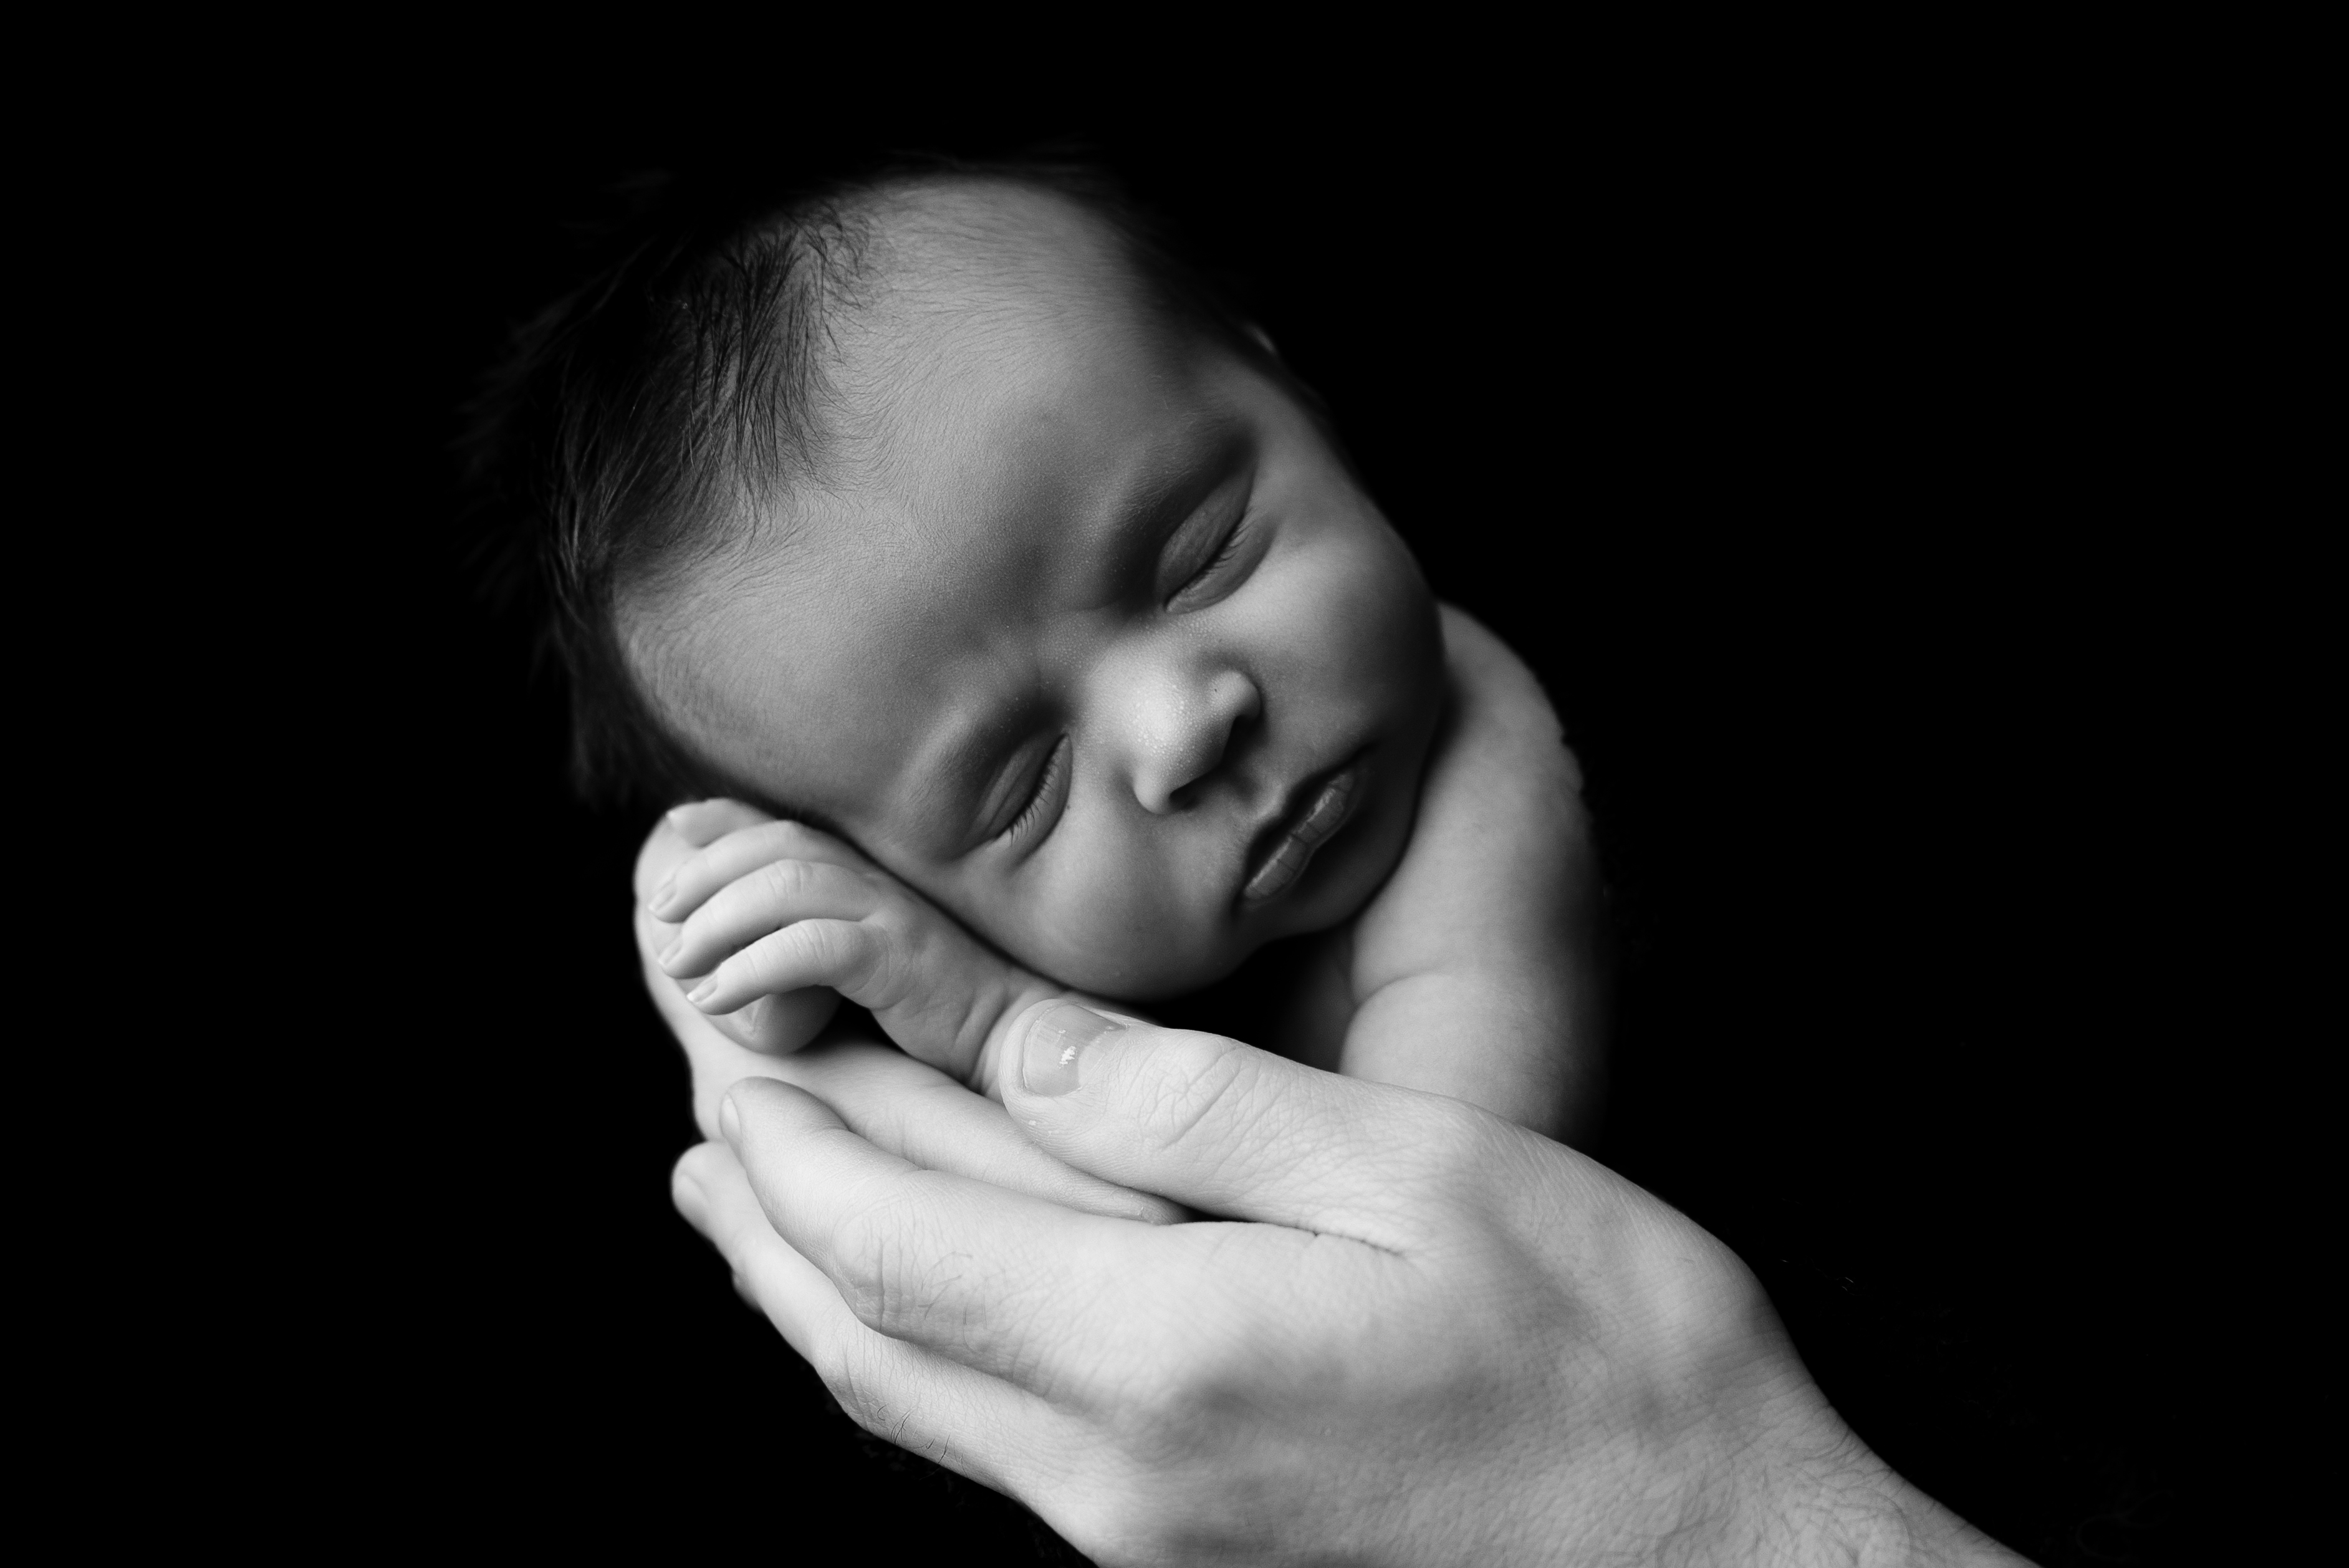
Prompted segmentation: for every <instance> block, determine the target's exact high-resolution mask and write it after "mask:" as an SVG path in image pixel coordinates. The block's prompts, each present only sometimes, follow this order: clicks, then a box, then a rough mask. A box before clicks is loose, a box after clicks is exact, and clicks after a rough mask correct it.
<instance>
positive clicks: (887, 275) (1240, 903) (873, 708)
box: [630, 188, 1596, 1134]
mask: <svg viewBox="0 0 2349 1568" xmlns="http://www.w3.org/2000/svg"><path fill="white" fill-rule="evenodd" d="M891 222H892V223H893V224H894V225H895V226H885V237H884V239H883V240H882V241H881V242H878V244H879V248H880V249H881V250H882V251H883V252H884V253H885V255H886V256H887V257H888V260H887V262H886V265H884V266H883V267H882V268H881V277H882V281H881V282H880V283H878V284H876V285H875V286H874V290H873V292H872V295H871V296H870V297H868V298H867V299H865V300H864V302H863V304H862V305H861V306H860V307H859V308H858V309H857V310H856V311H855V312H854V313H852V314H851V315H850V317H848V318H847V319H846V321H845V322H844V324H843V327H842V331H841V341H842V343H843V348H842V356H843V358H842V363H841V365H840V366H839V367H838V368H837V376H836V379H837V380H838V382H839V384H840V389H841V392H840V395H841V397H842V398H843V400H844V404H845V406H846V408H847V410H849V411H848V412H847V413H845V414H844V415H843V416H842V424H843V430H845V431H848V432H850V434H845V435H843V436H842V437H841V438H840V440H839V441H836V442H835V443H834V444H835V448H836V450H837V451H838V452H842V453H845V454H846V455H844V456H839V457H838V458H837V461H836V462H835V465H834V469H833V472H830V473H829V474H828V475H827V477H826V479H825V482H824V483H822V484H820V485H808V486H802V487H798V488H797V489H794V490H793V491H792V493H790V494H789V495H787V496H783V497H779V498H776V499H775V500H774V501H773V502H772V503H771V507H772V508H773V509H774V511H775V514H774V515H772V516H770V517H765V518H762V519H761V520H760V521H759V523H758V524H757V525H756V526H755V527H752V528H750V530H749V531H748V532H747V533H746V535H744V538H743V541H742V542H740V544H739V545H737V546H735V547H733V548H730V549H729V550H726V551H721V552H719V553H718V554H717V555H714V556H711V557H709V559H707V560H704V561H703V562H701V563H700V564H699V565H698V566H696V567H695V568H694V569H693V570H690V571H688V572H684V573H682V574H679V575H677V576H673V577H672V578H670V579H668V580H667V581H666V582H665V583H664V584H663V585H662V587H660V589H659V591H658V592H657V593H651V592H648V593H647V595H645V596H643V597H642V598H641V600H640V602H638V603H637V604H636V606H635V607H634V609H633V612H632V614H633V618H632V620H631V623H630V624H631V627H632V631H631V640H632V646H634V647H635V648H636V649H637V657H638V658H639V659H640V661H641V669H642V672H643V674H644V677H645V680H646V683H647V688H648V689H649V690H650V691H652V692H654V693H655V695H656V697H657V700H659V701H661V702H662V703H663V705H664V707H665V710H666V711H667V713H668V714H669V716H670V718H671V720H672V722H675V723H677V724H678V727H679V728H680V729H681V730H683V731H684V732H686V733H687V734H688V736H689V738H690V739H691V740H692V741H693V742H694V743H695V744H696V745H697V746H698V748H699V749H701V750H702V751H703V752H704V753H705V754H706V755H708V756H709V757H710V758H711V759H712V760H713V761H714V762H715V763H717V764H718V765H719V767H720V769H721V770H722V771H724V772H727V773H729V774H732V775H733V776H735V777H737V778H740V779H741V780H743V781H744V783H745V786H746V790H745V793H746V794H755V795H758V796H761V797H764V798H767V799H770V800H787V801H791V802H793V803H797V804H798V805H800V806H802V813H801V815H803V816H804V817H805V819H806V820H802V821H797V822H783V821H776V820H774V819H773V818H771V816H769V815H767V814H765V813H761V812H756V811H753V810H752V809H751V808H750V807H748V806H744V805H736V804H715V803H713V804H706V805H702V806H698V807H694V808H689V809H688V810H687V811H684V812H682V813H679V814H677V815H674V816H673V818H672V825H673V826H675V828H676V829H677V831H678V833H679V834H680V835H681V836H683V837H684V838H685V839H686V840H688V842H689V843H690V845H691V846H692V847H693V848H694V849H696V850H698V851H699V853H698V854H695V855H693V856H691V857H688V858H687V859H685V861H684V863H683V864H682V865H680V866H678V867H676V869H675V872H674V875H673V876H667V877H665V878H664V879H663V880H661V882H660V884H659V886H657V888H654V889H653V891H652V894H651V898H650V906H651V908H652V909H653V912H654V913H655V915H656V916H657V918H658V919H660V920H661V921H663V922H665V923H667V924H669V925H673V926H677V927H678V928H680V929H678V930H676V931H674V932H672V933H667V939H666V940H664V941H662V942H661V943H660V944H659V946H658V948H657V961H658V963H659V965H660V967H661V968H662V970H663V971H664V972H666V973H667V974H668V975H669V976H671V977H673V978H678V979H690V980H695V981H697V983H696V984H695V985H694V986H693V988H692V992H691V997H692V1001H693V1002H694V1005H696V1006H697V1007H699V1008H701V1009H702V1010H703V1011H705V1012H709V1013H711V1014H713V1015H732V1018H731V1022H730V1023H729V1025H728V1026H727V1027H728V1030H729V1032H730V1033H732V1034H733V1035H734V1036H735V1038H737V1039H738V1040H739V1041H741V1042H743V1043H745V1044H751V1045H754V1046H756V1047H758V1048H760V1049H761V1050H766V1051H788V1050H792V1049H796V1048H797V1047H798V1046H800V1045H801V1044H804V1043H805V1042H806V1041H808V1040H809V1039H811V1038H812V1037H813V1036H814V1035H815V1033H817V1032H818V1031H819V1030H820V1029H821V1028H822V1026H823V1023H824V1021H825V1020H826V1018H827V1017H828V1016H829V1011H830V1006H831V1003H830V1002H829V1001H828V1000H827V992H836V993H839V994H845V995H848V996H850V997H852V998H854V1000H856V1001H857V1002H860V1003H862V1004H864V1005H865V1006H867V1007H869V1008H871V1009H872V1011H873V1012H874V1014H875V1016H876V1018H878V1020H879V1021H880V1023H881V1024H882V1026H883V1027H884V1028H885V1030H886V1031H887V1033H889V1035H890V1037H891V1038H892V1039H894V1040H895V1041H896V1042H897V1043H898V1044H900V1045H901V1046H903V1047H904V1048H905V1050H906V1051H907V1052H909V1053H910V1054H914V1055H915V1056H916V1057H918V1058H919V1059H921V1060H923V1061H926V1062H929V1063H932V1064H936V1065H938V1066H940V1067H942V1068H944V1069H946V1070H947V1071H948V1072H949V1073H951V1074H953V1075H956V1076H957V1077H960V1078H962V1079H964V1080H965V1081H966V1082H973V1083H982V1082H987V1081H988V1079H989V1069H990V1066H991V1063H992V1055H993V1053H994V1051H995V1050H996V1049H998V1048H999V1045H1000V1042H1001V1039H1002V1035H1003V1032H1004V1030H1005V1029H1006V1028H1007V1027H1008V1024H1009V1021H1010V1020H1011V1019H1012V1018H1014V1017H1016V1016H1017V1015H1018V1014H1019V1012H1020V1011H1021V1010H1022V1009H1023V1008H1024V1007H1026V1006H1028V1005H1029V1004H1030V1003H1031V1002H1035V1001H1037V1000H1039V999H1040V998H1042V997H1045V996H1051V995H1075V996H1079V997H1081V998H1093V999H1100V1000H1102V1001H1104V1002H1106V1003H1107V1004H1109V1005H1112V1006H1115V1007H1119V1008H1123V1009H1125V1010H1126V1011H1128V1012H1133V1011H1134V1010H1137V1009H1140V1008H1143V1007H1146V1006H1147V1005H1148V1004H1150V1003H1151V1002H1154V1001H1157V1000H1161V999H1164V998H1167V997H1171V996H1175V995H1180V994H1183V993H1185V992H1192V991H1195V990H1197V989H1198V988H1200V987H1201V986H1203V985H1206V984H1207V983H1209V982H1210V981H1214V980H1216V979H1217V978H1219V977H1221V976H1222V975H1223V974H1225V973H1227V972H1228V971H1231V970H1232V969H1233V968H1234V967H1235V966H1236V965H1237V964H1238V963H1239V962H1240V961H1243V960H1244V959H1246V958H1247V957H1248V956H1249V955H1250V954H1251V953H1253V952H1255V951H1256V950H1258V949H1259V948H1261V947H1263V946H1264V945H1265V944H1266V943H1268V942H1270V941H1274V940H1278V939H1281V938H1286V937H1295V936H1299V935H1305V934H1309V933H1320V934H1321V935H1320V940H1319V941H1318V942H1317V943H1316V944H1315V945H1314V947H1313V949H1312V950H1310V951H1309V952H1306V953H1304V954H1302V955H1300V956H1301V957H1302V959H1303V963H1302V964H1301V966H1300V968H1301V971H1302V972H1301V976H1300V985H1299V1000H1298V1002H1297V1004H1296V1005H1295V1006H1293V1007H1291V1008H1289V1009H1288V1011H1287V1013H1286V1015H1285V1016H1283V1017H1281V1018H1279V1019H1277V1020H1269V1019H1268V1021H1267V1025H1268V1031H1267V1035H1266V1044H1272V1045H1276V1046H1278V1048H1280V1049H1283V1050H1286V1051H1288V1052H1289V1053H1291V1054H1295V1055H1298V1056H1299V1057H1300V1058H1301V1059H1304V1060H1308V1061H1310V1062H1314V1063H1316V1064H1319V1065H1323V1066H1328V1067H1332V1068H1337V1067H1343V1068H1344V1069H1345V1070H1347V1071H1350V1072H1355V1073H1358V1074H1360V1075H1366V1076H1371V1077H1379V1078H1382V1079H1385V1080H1387V1081H1392V1082H1396V1083H1401V1084H1404V1085H1408V1086H1413V1087H1419V1088H1425V1089H1430V1090H1433V1091H1435V1092H1439V1093H1444V1094H1448V1095H1453V1096H1457V1097H1462V1098H1466V1099H1469V1100H1471V1101H1472V1102H1473V1103H1475V1104H1479V1105H1483V1106H1486V1107H1487V1108H1489V1109H1492V1110H1494V1111H1495V1112H1496V1113H1498V1114H1500V1115H1503V1116H1508V1117H1510V1118H1511V1119H1513V1120H1516V1121H1519V1122H1520V1123H1522V1124H1524V1125H1526V1126H1530V1127H1537V1128H1538V1129H1541V1130H1544V1131H1548V1132H1555V1133H1560V1134H1570V1133H1571V1132H1572V1131H1573V1130H1574V1129H1575V1128H1576V1127H1578V1126H1581V1125H1583V1124H1584V1123H1585V1122H1586V1121H1587V1118H1588V1116H1589V1114H1590V1112H1591V1110H1592V1109H1593V1107H1594V1106H1595V1103H1596V1102H1595V1091H1594V1080H1595V1075H1596V1074H1595V1045H1594V1036H1595V1033H1596V1031H1595V1027H1594V1021H1593V1016H1592V1014H1593V1011H1594V1010H1593V1007H1592V1004H1591V982H1592V972H1591V971H1592V965H1591V963H1590V961H1589V957H1588V954H1589V950H1590V940H1589V937H1590V931H1589V913H1590V897H1589V895H1590V889H1591V886H1592V881H1593V877H1592V869H1591V867H1590V864H1589V856H1588V841H1587V834H1586V832H1585V825H1584V822H1583V818H1582V813H1581V807H1580V801H1579V784H1580V780H1579V775H1578V772H1577V770H1576V768H1575V764H1574V762H1573V759H1572V757H1571V755H1570V754H1569V753H1568V752H1567V751H1566V749H1565V746H1564V743H1563V741H1562V739H1561V737H1560V735H1559V732H1558V727H1557V718H1556V716H1555V714H1554V713H1552V712H1551V711H1550V709H1549V706H1548V703H1547V701H1546V700H1545V699H1544V698H1543V696H1542V694H1541V691H1540V690H1539V688H1538V686H1537V684H1536V683H1535V682H1534V680H1533V679H1532V677H1531V676H1530V674H1529V673H1527V672H1526V670H1525V669H1524V667H1523V665H1522V664H1521V663H1519V662H1518V661H1517V660H1516V659H1515V658H1514V657H1513V656H1512V655H1510V654H1509V653H1508V651H1507V650H1506V649H1504V648H1503V647H1502V646H1501V645H1500V644H1499V643H1498V642H1497V641H1496V640H1495V639H1493V638H1492V637H1491V636H1490V634H1489V633H1486V632H1485V631H1484V630H1483V628H1479V627H1477V626H1475V624H1474V623H1473V622H1471V621H1470V620H1468V619H1467V618H1465V617H1464V616H1462V615H1460V614H1458V613H1457V612H1454V611H1445V612H1444V614H1443V615H1442V616H1441V618H1439V617H1438V615H1437V613H1436V609H1435V607H1434V605H1433V600H1432V599H1431V598H1430V597H1429V596H1428V593H1427V590H1426V587H1425V585H1424V584H1423V582H1422V580H1421V578H1420V576H1419V573H1418V570H1417V568H1416V566H1414V565H1413V562H1412V560H1411V557H1410V555H1409V553H1408V552H1407V551H1406V550H1404V549H1403V547H1402V544H1401V542H1400V540H1399V539H1397V538H1396V536H1395V535H1394V533H1393V531H1392V528H1390V527H1389V526H1388V525H1387V524H1386V521H1385V519H1384V518H1383V517H1382V516H1381V515H1380V514H1379V512H1378V510H1377V508H1376V507H1375V506H1374V505H1373V504H1371V501H1370V499H1369V498H1368V497H1367V495H1365V494H1364V493H1362V491H1361V488H1360V487H1359V485H1358V484H1357V483H1355V481H1354V479H1353V476H1352V474H1351V472H1350V471H1349V470H1348V468H1347V467H1346V465H1345V463H1344V462H1343V461H1342V460H1341V459H1340V457H1339V455H1338V454H1337V453H1336V452H1335V451H1334V450H1333V449H1332V448H1331V447H1330V444H1329V441H1328V440H1327V438H1326V435H1325V434H1324V432H1323V431H1322V430H1321V429H1320V427H1319V425H1317V424H1316V423H1315V421H1313V420H1312V419H1311V418H1310V417H1309V414H1308V413H1307V411H1306V410H1304V409H1303V408H1302V407H1300V406H1299V404H1298V402H1297V401H1296V400H1295V399H1294V398H1293V397H1292V396H1291V395H1290V394H1289V393H1288V390H1287V389H1285V388H1284V387H1283V386H1282V385H1281V384H1279V382H1278V380H1277V379H1274V378H1272V377H1269V376H1268V375H1267V374H1265V373H1264V371H1263V370H1262V369H1261V368H1259V367H1256V366H1252V365H1250V364H1249V363H1247V361H1246V360H1245V359H1244V358H1242V357H1240V356H1238V355H1237V354H1235V353H1234V352H1232V351H1231V350H1230V349H1228V348H1223V347H1219V346H1217V345H1216V344H1214V343H1210V342H1202V341H1200V340H1198V339H1197V338H1196V337H1195V336H1192V335H1189V334H1187V333H1185V332H1182V331H1176V330H1174V329H1173V328H1171V327H1169V326H1168V325H1167V324H1166V323H1164V322H1163V321H1162V320H1160V319H1158V318H1157V317H1156V316H1155V315H1154V313H1153V312H1152V311H1151V310H1149V309H1148V308H1147V307H1146V305H1145V302H1144V301H1143V299H1142V298H1141V296H1139V295H1138V294H1137V292H1136V290H1135V289H1134V287H1133V286H1132V284H1131V281H1130V279H1128V278H1127V277H1126V275H1125V274H1124V273H1123V270H1122V267H1121V265H1120V264H1119V263H1118V262H1117V261H1116V260H1115V258H1114V257H1113V256H1112V255H1111V254H1108V252H1107V251H1106V250H1105V249H1104V246H1103V244H1102V239H1101V236H1100V235H1099V234H1094V233H1092V231H1091V230H1090V229H1089V228H1088V227H1087V223H1089V220H1085V219H1083V218H1082V217H1081V214H1072V213H1071V211H1070V210H1068V209H1066V208H1065V207H1063V206H1061V205H1060V204H1058V203H1056V202H1053V201H1052V200H1051V199H1050V198H1045V197H1040V196H1038V195H1037V194H1036V193H1034V192H1007V191H1004V190H1001V189H993V190H988V191H986V192H978V193H974V192H972V191H971V190H969V189H968V188H949V189H947V190H945V191H931V192H927V193H926V194H923V195H922V196H920V198H919V199H918V200H915V199H911V198H909V204H908V207H907V209H906V211H905V212H904V213H898V214H896V215H895V217H894V218H893V219H892V220H891ZM974 323H977V324H979V325H976V326H975V325H973V324H974ZM908 367H914V368H916V369H918V375H914V374H912V373H911V372H910V371H909V370H908ZM817 821H822V822H825V823H829V824H832V825H834V826H837V827H838V828H839V830H840V831H839V832H838V833H826V832H823V831H819V830H818V829H817V828H816V827H814V826H811V824H812V823H813V822H817Z"/></svg>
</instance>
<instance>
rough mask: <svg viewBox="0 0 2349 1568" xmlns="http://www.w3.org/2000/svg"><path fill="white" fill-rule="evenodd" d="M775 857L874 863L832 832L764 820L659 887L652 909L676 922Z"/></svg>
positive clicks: (689, 862) (717, 844)
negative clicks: (722, 889) (705, 900)
mask: <svg viewBox="0 0 2349 1568" xmlns="http://www.w3.org/2000/svg"><path fill="white" fill-rule="evenodd" d="M771 860H821V861H824V862H826V863H828V864H831V865H834V866H851V867H866V866H869V865H870V864H871V862H870V861H868V860H866V859H865V858H864V857H863V856H862V855H859V854H857V853H856V851H854V849H851V848H850V847H849V846H847V845H845V844H843V843H842V842H841V841H840V840H839V839H837V838H834V837H833V836H832V835H830V834H828V833H818V832H817V831H816V830H815V829H814V828H812V827H809V826H805V825H803V824H802V823H797V822H772V821H769V822H761V823H757V824H755V825H753V826H749V827H745V828H742V829H740V830H739V831H736V832H733V833H730V834H727V835H726V836H724V837H722V838H719V839H717V840H716V841H714V842H712V843H710V844H709V845H707V846H704V847H703V848H702V849H701V850H700V851H699V852H698V853H697V854H695V855H692V856H690V857H688V858H687V859H686V860H685V861H684V862H683V863H681V864H680V865H678V867H677V868H676V869H675V870H673V871H671V872H670V873H669V875H668V877H667V878H666V879H665V880H663V881H662V882H661V883H660V885H659V886H657V887H656V888H654V889H653V892H652V896H651V898H648V899H647V900H646V907H647V908H648V909H651V910H652V912H653V914H654V916H655V917H656V918H657V919H662V920H665V921H667V922H669V923H670V924H672V925H674V924H676V923H677V922H678V921H680V920H683V919H685V918H686V917H687V916H688V915H689V914H691V913H692V912H693V911H694V910H695V909H699V908H700V907H701V903H702V900H703V899H705V898H709V896H710V895H711V894H712V893H715V892H717V891H718V889H719V888H723V887H726V886H728V885H729V884H730V883H732V882H735V881H738V880H740V878H741V877H745V876H747V875H748V874H750V872H752V871H755V870H757V869H758V868H759V867H761V866H763V865H765V864H766V863H767V862H769V861H771Z"/></svg>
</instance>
